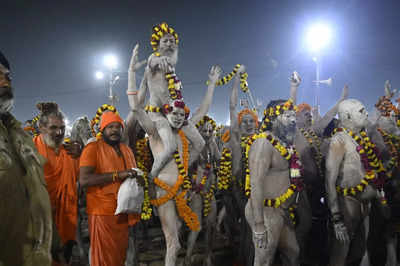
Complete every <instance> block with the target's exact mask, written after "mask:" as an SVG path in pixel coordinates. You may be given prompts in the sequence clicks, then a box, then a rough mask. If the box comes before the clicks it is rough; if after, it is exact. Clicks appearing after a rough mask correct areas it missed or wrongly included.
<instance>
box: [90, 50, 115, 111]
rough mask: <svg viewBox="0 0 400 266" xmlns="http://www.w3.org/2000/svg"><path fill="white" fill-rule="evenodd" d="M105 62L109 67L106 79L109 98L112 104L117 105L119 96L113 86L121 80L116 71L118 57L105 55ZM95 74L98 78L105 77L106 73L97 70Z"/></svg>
mask: <svg viewBox="0 0 400 266" xmlns="http://www.w3.org/2000/svg"><path fill="white" fill-rule="evenodd" d="M103 64H104V66H105V67H106V68H107V69H108V70H107V71H106V72H107V74H108V75H107V76H108V80H106V86H107V87H108V90H109V95H108V99H109V100H110V104H111V105H112V106H115V105H116V103H117V101H118V97H117V96H116V95H115V94H114V92H113V87H114V85H115V83H116V82H117V81H118V80H119V76H118V75H117V74H116V72H115V68H116V67H117V65H118V60H117V57H116V56H114V55H112V54H108V55H105V56H104V57H103ZM95 76H96V79H104V76H105V74H104V72H102V71H97V72H96V73H95Z"/></svg>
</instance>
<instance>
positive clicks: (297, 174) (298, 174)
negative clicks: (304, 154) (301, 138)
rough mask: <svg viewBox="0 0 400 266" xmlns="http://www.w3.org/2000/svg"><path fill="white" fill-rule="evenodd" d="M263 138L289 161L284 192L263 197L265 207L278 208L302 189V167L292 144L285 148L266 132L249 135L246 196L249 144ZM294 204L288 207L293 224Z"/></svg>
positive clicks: (247, 191) (248, 176)
mask: <svg viewBox="0 0 400 266" xmlns="http://www.w3.org/2000/svg"><path fill="white" fill-rule="evenodd" d="M260 138H265V139H267V140H268V141H269V142H270V143H271V144H272V146H273V147H274V148H275V149H276V150H277V151H278V152H279V153H280V154H281V156H282V157H283V158H285V159H286V160H287V161H288V162H289V179H290V185H289V187H288V189H287V190H286V192H284V193H283V194H281V195H279V196H278V197H276V198H274V199H268V198H265V199H264V206H266V207H273V208H279V207H280V206H281V205H282V204H283V203H285V202H286V201H287V200H288V199H290V198H291V197H292V196H293V195H294V194H295V192H300V191H302V190H303V189H304V183H303V178H302V175H303V167H302V164H301V162H300V159H299V155H298V153H297V151H296V149H295V147H294V146H290V147H288V148H286V147H285V146H284V145H282V144H281V143H280V142H279V140H278V139H275V138H274V137H273V136H272V135H270V134H267V133H266V132H263V133H260V134H255V135H253V136H251V137H250V138H249V140H248V142H247V146H246V157H245V164H246V184H245V193H246V196H248V197H250V194H251V181H250V169H249V152H250V148H251V145H252V144H253V143H254V141H256V140H257V139H260ZM295 208H296V206H295V205H294V204H293V205H291V206H290V207H289V214H290V217H291V219H292V222H293V223H294V224H295V223H296V222H295V215H294V210H295Z"/></svg>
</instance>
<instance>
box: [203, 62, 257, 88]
mask: <svg viewBox="0 0 400 266" xmlns="http://www.w3.org/2000/svg"><path fill="white" fill-rule="evenodd" d="M240 66H241V65H240V64H236V65H235V67H234V68H233V70H232V71H231V72H230V73H229V74H227V75H226V76H223V77H222V78H221V79H219V80H218V81H217V83H216V86H222V85H225V84H227V83H228V82H229V81H231V80H232V79H233V77H234V76H235V75H236V73H237V72H238V70H239V68H240ZM248 76H249V75H248V74H247V72H243V73H240V89H241V90H242V91H243V92H244V93H246V92H248V90H249V87H248V82H247V78H248ZM208 84H209V81H207V85H208Z"/></svg>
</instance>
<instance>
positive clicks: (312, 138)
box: [300, 128, 324, 178]
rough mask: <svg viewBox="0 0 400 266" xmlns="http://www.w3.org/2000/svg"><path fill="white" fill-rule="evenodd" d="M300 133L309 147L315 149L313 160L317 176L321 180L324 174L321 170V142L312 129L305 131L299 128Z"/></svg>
mask: <svg viewBox="0 0 400 266" xmlns="http://www.w3.org/2000/svg"><path fill="white" fill-rule="evenodd" d="M300 132H301V133H302V134H303V136H304V137H305V138H306V140H307V141H308V143H310V146H311V147H314V149H315V155H314V159H315V162H316V165H317V168H318V175H319V176H320V177H321V178H323V177H324V173H323V170H322V159H323V157H322V153H321V141H320V139H319V137H318V136H317V135H316V134H315V132H314V131H313V130H312V129H307V130H305V129H304V128H300Z"/></svg>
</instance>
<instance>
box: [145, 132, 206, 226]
mask: <svg viewBox="0 0 400 266" xmlns="http://www.w3.org/2000/svg"><path fill="white" fill-rule="evenodd" d="M178 134H179V136H180V138H181V142H182V153H183V156H182V159H181V158H180V155H179V152H178V151H175V152H174V158H175V162H176V164H177V167H178V171H179V175H178V178H177V181H176V183H175V184H174V185H173V186H172V187H170V186H169V185H167V184H166V183H165V182H163V181H162V180H161V179H159V178H154V183H155V184H156V185H157V186H159V187H160V188H162V189H163V190H165V191H166V192H167V194H165V195H164V196H162V197H160V198H158V199H153V200H151V201H150V202H151V204H153V205H154V206H160V205H162V204H165V203H166V202H167V201H169V200H171V199H175V204H176V207H177V210H178V214H179V216H180V217H181V218H182V219H183V220H184V221H185V223H186V225H187V226H188V227H189V228H190V230H192V231H198V230H199V229H200V223H199V221H198V218H197V215H196V213H194V212H193V211H192V210H191V209H190V207H189V206H188V205H187V200H186V198H185V195H186V192H187V190H188V189H190V188H191V181H190V179H189V177H188V167H189V142H188V140H187V138H186V136H185V134H184V132H183V131H182V130H179V131H178ZM182 161H183V162H182ZM181 187H183V190H182V191H181V192H180V193H179V194H178V190H179V189H181Z"/></svg>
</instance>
